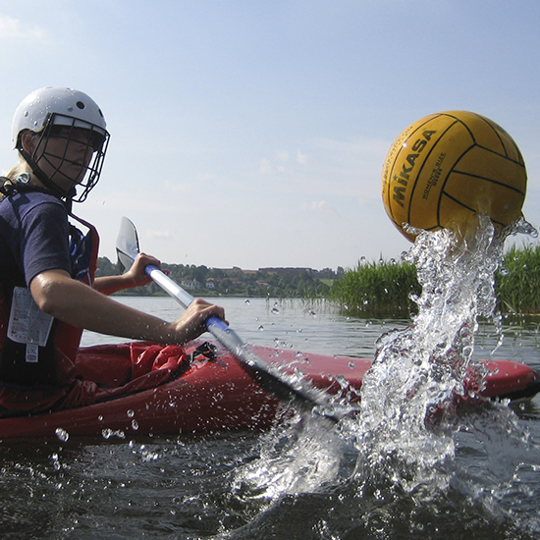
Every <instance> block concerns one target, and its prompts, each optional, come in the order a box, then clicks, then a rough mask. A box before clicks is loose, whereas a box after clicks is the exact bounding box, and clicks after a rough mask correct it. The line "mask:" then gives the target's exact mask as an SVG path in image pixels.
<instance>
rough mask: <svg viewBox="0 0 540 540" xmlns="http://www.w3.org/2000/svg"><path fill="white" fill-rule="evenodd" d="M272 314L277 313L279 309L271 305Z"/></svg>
mask: <svg viewBox="0 0 540 540" xmlns="http://www.w3.org/2000/svg"><path fill="white" fill-rule="evenodd" d="M271 312H272V313H273V314H274V315H279V309H278V308H277V307H273V308H272V311H271Z"/></svg>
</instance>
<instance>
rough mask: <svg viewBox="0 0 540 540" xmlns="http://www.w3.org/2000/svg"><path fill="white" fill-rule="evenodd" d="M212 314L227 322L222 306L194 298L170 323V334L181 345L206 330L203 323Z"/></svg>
mask: <svg viewBox="0 0 540 540" xmlns="http://www.w3.org/2000/svg"><path fill="white" fill-rule="evenodd" d="M212 316H214V317H218V318H219V319H221V320H222V321H224V322H225V324H228V323H227V321H226V320H225V310H224V309H223V308H222V307H220V306H216V305H215V304H210V303H209V302H207V301H206V300H203V299H202V298H195V300H193V302H191V304H190V305H189V306H188V308H187V309H186V311H185V312H184V313H183V315H182V316H181V317H180V318H179V319H178V320H177V321H175V322H174V323H171V335H172V336H176V338H174V341H175V342H176V343H178V344H179V345H183V344H184V343H187V342H188V341H191V340H192V339H195V338H197V337H199V336H200V335H201V334H202V333H204V332H205V331H206V326H205V324H204V323H205V322H206V321H207V320H208V319H209V318H210V317H212Z"/></svg>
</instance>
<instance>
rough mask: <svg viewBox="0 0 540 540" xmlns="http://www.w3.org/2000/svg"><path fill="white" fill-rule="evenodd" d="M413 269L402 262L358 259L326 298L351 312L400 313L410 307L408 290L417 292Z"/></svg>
mask: <svg viewBox="0 0 540 540" xmlns="http://www.w3.org/2000/svg"><path fill="white" fill-rule="evenodd" d="M420 292H421V290H420V285H419V284H418V281H417V279H416V268H415V267H414V266H413V265H411V264H409V263H405V262H395V261H393V260H392V261H384V260H380V261H378V262H373V263H369V262H366V261H360V262H359V263H358V266H357V267H356V269H354V270H351V271H349V272H347V273H346V274H345V275H344V276H342V277H341V278H340V279H339V280H338V281H336V282H335V283H334V285H333V286H332V288H331V289H330V292H329V295H330V300H333V301H334V302H336V303H338V304H339V306H340V308H341V309H342V310H344V311H348V312H349V313H351V314H353V315H354V314H361V313H366V314H373V315H378V316H384V315H393V316H395V315H403V314H408V313H410V312H411V310H412V309H414V303H413V302H412V301H411V299H410V295H411V293H415V294H420Z"/></svg>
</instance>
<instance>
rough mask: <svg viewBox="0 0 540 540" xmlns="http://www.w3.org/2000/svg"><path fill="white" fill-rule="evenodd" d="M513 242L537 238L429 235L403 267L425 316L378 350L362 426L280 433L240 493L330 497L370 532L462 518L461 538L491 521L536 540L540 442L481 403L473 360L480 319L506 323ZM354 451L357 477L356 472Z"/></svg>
mask: <svg viewBox="0 0 540 540" xmlns="http://www.w3.org/2000/svg"><path fill="white" fill-rule="evenodd" d="M516 233H525V234H529V235H531V236H534V233H535V231H534V229H533V228H532V227H531V226H530V225H528V224H527V223H526V222H524V221H523V222H521V223H518V224H515V225H514V226H513V227H511V228H508V229H507V230H505V231H503V232H496V231H495V230H494V228H493V226H492V224H491V222H490V220H489V219H487V218H486V219H483V218H479V224H478V227H477V228H476V230H475V231H474V233H469V234H466V235H465V237H459V236H458V235H457V234H456V233H454V232H452V231H449V230H442V231H437V232H434V233H425V232H423V233H421V234H420V235H419V236H418V238H417V240H416V242H415V244H414V246H413V247H412V248H411V250H410V251H409V252H408V253H407V254H405V255H404V258H405V259H406V260H408V261H409V262H411V263H413V264H414V265H415V266H416V268H417V273H418V280H419V282H420V284H421V286H422V294H421V296H420V297H416V298H414V300H415V302H416V303H417V305H418V314H417V315H416V316H415V317H413V323H412V325H410V326H409V327H408V328H406V329H403V330H394V331H392V332H389V333H387V334H385V335H383V336H381V337H380V339H379V340H378V343H377V354H376V358H375V360H374V362H373V365H372V367H371V369H370V371H369V373H368V374H366V376H365V378H364V381H363V385H362V390H361V406H360V412H359V414H358V415H357V416H356V417H355V418H349V419H346V420H343V421H341V422H340V424H339V425H338V427H337V429H335V428H334V427H333V426H328V425H327V424H321V423H320V422H322V420H321V419H319V420H317V419H313V418H310V419H307V420H306V419H304V420H303V421H297V422H296V423H294V422H292V423H290V424H289V425H288V426H287V427H285V428H284V427H283V426H282V427H281V428H276V429H275V430H272V431H271V432H270V433H269V434H267V435H266V437H265V438H264V440H263V442H262V443H261V449H260V450H261V451H260V458H258V459H256V460H254V461H252V462H251V463H249V464H247V465H246V466H244V467H243V468H240V469H238V470H237V471H236V473H235V480H234V482H233V484H234V487H235V489H236V490H237V493H241V497H242V498H244V500H245V498H251V499H257V497H258V498H259V499H260V500H263V499H264V500H266V501H270V502H273V503H276V501H278V500H279V497H280V496H283V495H285V494H287V495H291V494H293V495H294V494H296V495H298V494H301V493H314V492H321V490H322V491H323V492H324V490H325V489H326V490H327V491H326V492H327V493H328V494H329V497H330V494H332V497H334V498H333V499H332V500H333V501H334V502H333V503H332V504H334V505H335V508H338V507H339V504H342V503H341V502H339V503H336V502H335V501H336V500H337V501H343V500H348V501H349V503H351V502H352V503H353V507H354V508H356V512H357V513H358V514H357V515H355V516H354V517H355V519H358V518H359V515H361V516H362V518H361V520H362V522H363V523H364V525H363V526H362V527H363V528H362V529H361V530H362V531H364V532H366V531H371V532H373V531H377V530H379V529H380V530H381V531H382V530H383V529H387V530H388V528H390V530H392V527H394V531H395V530H396V529H398V528H400V527H402V524H403V523H406V524H407V526H406V527H407V533H408V534H409V533H413V532H414V531H415V530H416V529H415V528H418V530H420V529H421V528H423V527H425V526H426V523H439V525H437V527H439V526H442V527H444V526H445V524H446V523H447V524H448V525H450V524H451V523H452V520H454V521H455V519H456V515H458V516H460V517H459V519H461V520H462V521H463V522H464V523H465V524H464V525H463V527H464V529H467V527H468V526H469V525H468V524H467V520H470V522H471V523H473V522H475V523H480V522H481V521H482V520H483V519H485V520H487V521H488V522H490V523H499V524H502V523H503V522H504V523H506V524H510V525H507V527H506V529H505V530H506V533H508V534H513V533H515V532H516V531H517V534H518V536H519V535H523V536H519V537H524V538H525V537H529V536H526V534H527V535H528V534H530V535H531V537H535V536H536V535H537V533H539V532H540V517H539V516H538V515H537V514H538V511H537V509H535V510H534V511H533V512H529V511H528V507H529V506H530V505H528V504H527V502H526V501H527V498H530V497H533V500H539V498H540V486H539V485H538V480H537V477H538V472H539V471H540V444H539V441H538V440H536V439H535V437H532V436H531V435H530V434H529V433H528V432H527V430H526V428H525V427H523V426H522V425H520V424H519V422H518V420H517V417H516V415H515V414H514V413H513V411H512V410H511V409H510V408H508V406H507V404H505V403H502V404H501V403H492V402H486V401H485V400H483V399H481V398H479V397H478V391H479V390H480V389H481V388H482V384H483V377H484V375H485V368H484V367H483V364H481V363H480V362H478V361H476V360H474V359H473V351H474V340H475V335H476V332H477V329H478V323H477V318H478V317H488V318H492V319H493V320H494V321H495V323H496V325H497V322H498V321H499V322H500V317H499V318H497V316H495V315H494V310H495V307H496V298H495V278H494V275H495V271H496V270H497V269H498V268H499V267H500V266H501V263H502V259H503V247H504V241H505V239H506V238H507V237H508V235H509V234H516ZM351 447H353V448H354V451H355V457H354V461H355V462H356V465H354V462H353V466H352V467H349V468H348V467H346V466H345V467H344V456H345V458H347V455H349V457H350V449H351ZM471 455H473V456H475V459H474V465H471ZM531 475H532V476H533V480H530V477H531ZM328 486H333V488H332V490H329V488H328ZM337 493H339V496H336V494H337ZM336 497H337V498H336ZM329 500H330V499H329ZM516 500H522V501H523V503H522V504H518V505H517V508H520V509H521V508H523V511H521V510H516V506H515V504H514V502H515V501H516ZM411 507H412V508H416V510H411ZM354 512H355V510H351V508H348V509H347V513H348V514H351V515H352V514H354ZM447 514H448V516H450V517H448V518H445V517H444V516H445V515H447ZM478 516H480V517H478ZM445 519H446V521H445ZM381 524H382V525H381ZM319 525H320V524H319ZM319 525H318V526H319ZM434 527H435V526H434ZM437 527H435V528H433V533H435V532H436V531H438V530H440V529H438V528H437ZM501 530H502V529H501ZM506 533H502V532H501V534H505V536H504V537H505V538H506V537H507V536H506ZM380 534H381V536H380V537H381V538H386V536H385V534H386V533H384V532H381V533H380ZM375 537H379V536H378V533H377V534H376V535H375ZM407 537H408V536H407ZM449 537H451V536H449ZM502 537H503V536H501V538H502ZM336 538H337V536H336Z"/></svg>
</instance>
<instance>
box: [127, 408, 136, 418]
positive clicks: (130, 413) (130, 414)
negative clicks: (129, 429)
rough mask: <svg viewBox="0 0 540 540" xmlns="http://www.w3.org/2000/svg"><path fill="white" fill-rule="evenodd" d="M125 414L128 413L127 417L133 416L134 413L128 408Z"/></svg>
mask: <svg viewBox="0 0 540 540" xmlns="http://www.w3.org/2000/svg"><path fill="white" fill-rule="evenodd" d="M127 415H128V418H133V417H134V416H135V413H134V412H133V411H132V410H131V409H129V410H128V412H127Z"/></svg>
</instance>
